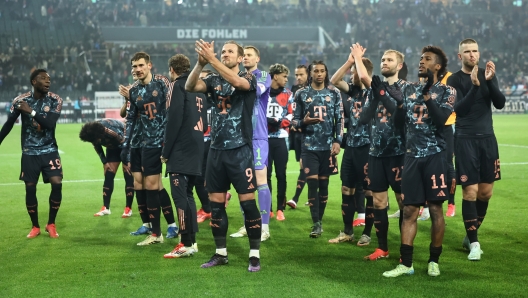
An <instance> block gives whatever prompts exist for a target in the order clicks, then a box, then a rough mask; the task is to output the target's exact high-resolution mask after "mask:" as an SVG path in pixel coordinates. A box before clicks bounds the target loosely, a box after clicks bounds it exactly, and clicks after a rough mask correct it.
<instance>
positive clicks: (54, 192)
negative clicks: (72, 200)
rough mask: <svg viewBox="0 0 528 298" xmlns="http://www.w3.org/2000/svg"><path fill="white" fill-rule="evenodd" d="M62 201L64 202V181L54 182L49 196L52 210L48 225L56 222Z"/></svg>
mask: <svg viewBox="0 0 528 298" xmlns="http://www.w3.org/2000/svg"><path fill="white" fill-rule="evenodd" d="M61 202H62V183H60V184H52V185H51V193H50V196H49V205H50V211H49V219H48V225H49V224H54V223H55V218H56V217H57V212H59V208H60V205H61Z"/></svg>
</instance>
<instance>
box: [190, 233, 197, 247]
mask: <svg viewBox="0 0 528 298" xmlns="http://www.w3.org/2000/svg"><path fill="white" fill-rule="evenodd" d="M191 242H192V243H193V244H195V243H196V233H191Z"/></svg>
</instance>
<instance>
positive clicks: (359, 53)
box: [351, 43, 372, 88]
mask: <svg viewBox="0 0 528 298" xmlns="http://www.w3.org/2000/svg"><path fill="white" fill-rule="evenodd" d="M351 49H352V55H353V56H354V61H355V65H356V71H357V73H358V76H359V80H360V81H361V83H363V85H365V88H370V83H371V82H372V78H371V77H370V75H369V74H368V72H367V68H366V67H365V64H364V63H363V55H364V54H365V51H366V50H367V49H365V48H363V47H362V46H361V45H360V44H359V43H356V44H354V45H352V48H351Z"/></svg>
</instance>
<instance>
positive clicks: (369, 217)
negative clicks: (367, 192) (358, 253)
mask: <svg viewBox="0 0 528 298" xmlns="http://www.w3.org/2000/svg"><path fill="white" fill-rule="evenodd" d="M366 198H367V205H366V206H365V227H364V228H363V234H365V235H367V236H369V237H370V233H371V232H372V226H373V225H374V199H373V198H372V196H366Z"/></svg>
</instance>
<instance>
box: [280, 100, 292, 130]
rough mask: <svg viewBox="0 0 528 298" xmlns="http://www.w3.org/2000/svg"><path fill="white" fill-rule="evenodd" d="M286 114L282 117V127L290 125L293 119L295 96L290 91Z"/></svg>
mask: <svg viewBox="0 0 528 298" xmlns="http://www.w3.org/2000/svg"><path fill="white" fill-rule="evenodd" d="M285 114H286V115H285V116H284V117H282V122H281V128H287V127H289V126H290V124H291V121H292V120H293V98H292V97H291V93H290V92H289V93H288V103H287V104H286V113H285Z"/></svg>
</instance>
